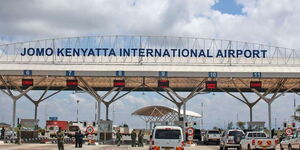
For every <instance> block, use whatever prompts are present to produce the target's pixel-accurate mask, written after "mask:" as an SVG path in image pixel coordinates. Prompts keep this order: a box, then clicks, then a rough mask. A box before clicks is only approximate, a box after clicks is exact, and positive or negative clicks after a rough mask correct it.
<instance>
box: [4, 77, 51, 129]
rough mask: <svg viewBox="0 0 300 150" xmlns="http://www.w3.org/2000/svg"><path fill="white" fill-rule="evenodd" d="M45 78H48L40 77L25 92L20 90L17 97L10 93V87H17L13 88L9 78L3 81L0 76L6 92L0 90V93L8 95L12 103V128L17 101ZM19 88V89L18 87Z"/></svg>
mask: <svg viewBox="0 0 300 150" xmlns="http://www.w3.org/2000/svg"><path fill="white" fill-rule="evenodd" d="M46 78H48V77H47V76H45V77H42V79H40V80H38V82H37V83H36V84H35V85H33V86H30V87H28V88H27V89H26V90H22V92H20V94H19V95H14V94H13V93H12V91H11V88H12V87H15V88H16V87H18V86H14V85H13V84H14V83H13V81H11V80H9V78H8V77H7V78H6V81H5V79H4V76H0V81H1V82H2V84H3V85H4V87H5V88H6V90H7V92H5V91H4V90H2V89H1V91H2V92H4V93H5V94H6V95H8V96H9V97H10V98H11V99H12V101H13V112H12V127H15V126H16V109H17V101H18V100H19V99H20V98H21V97H22V96H24V95H26V94H27V93H28V92H29V91H30V90H32V89H33V88H34V87H36V86H38V85H39V84H40V83H41V82H43V81H44V80H45V79H46ZM18 88H20V87H18Z"/></svg>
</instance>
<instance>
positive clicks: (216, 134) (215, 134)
mask: <svg viewBox="0 0 300 150" xmlns="http://www.w3.org/2000/svg"><path fill="white" fill-rule="evenodd" d="M220 137H221V134H220V131H219V130H208V131H206V133H205V135H204V137H203V142H204V144H208V143H209V142H214V143H217V144H219V143H220Z"/></svg>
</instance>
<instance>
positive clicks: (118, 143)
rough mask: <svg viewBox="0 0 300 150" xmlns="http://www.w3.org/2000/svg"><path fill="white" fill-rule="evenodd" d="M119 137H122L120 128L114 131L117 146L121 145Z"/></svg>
mask: <svg viewBox="0 0 300 150" xmlns="http://www.w3.org/2000/svg"><path fill="white" fill-rule="evenodd" d="M121 139H122V134H121V133H120V130H118V131H117V133H116V144H117V145H118V146H120V145H121Z"/></svg>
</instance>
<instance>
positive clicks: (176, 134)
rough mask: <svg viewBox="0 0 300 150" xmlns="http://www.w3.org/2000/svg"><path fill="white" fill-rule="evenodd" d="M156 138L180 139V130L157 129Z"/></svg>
mask: <svg viewBox="0 0 300 150" xmlns="http://www.w3.org/2000/svg"><path fill="white" fill-rule="evenodd" d="M155 138H156V139H180V138H181V134H180V130H166V129H157V130H156V132H155Z"/></svg>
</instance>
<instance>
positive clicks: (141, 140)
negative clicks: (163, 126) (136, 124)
mask: <svg viewBox="0 0 300 150" xmlns="http://www.w3.org/2000/svg"><path fill="white" fill-rule="evenodd" d="M143 140H144V134H143V133H142V130H140V132H139V134H138V147H144V144H143Z"/></svg>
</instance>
